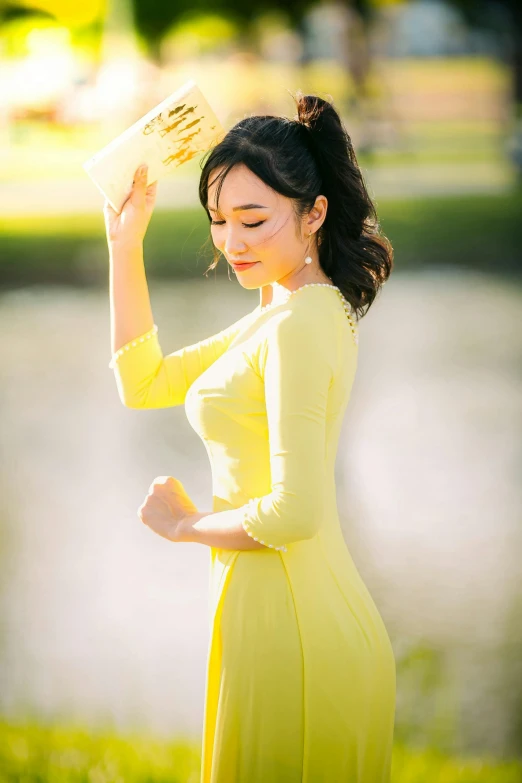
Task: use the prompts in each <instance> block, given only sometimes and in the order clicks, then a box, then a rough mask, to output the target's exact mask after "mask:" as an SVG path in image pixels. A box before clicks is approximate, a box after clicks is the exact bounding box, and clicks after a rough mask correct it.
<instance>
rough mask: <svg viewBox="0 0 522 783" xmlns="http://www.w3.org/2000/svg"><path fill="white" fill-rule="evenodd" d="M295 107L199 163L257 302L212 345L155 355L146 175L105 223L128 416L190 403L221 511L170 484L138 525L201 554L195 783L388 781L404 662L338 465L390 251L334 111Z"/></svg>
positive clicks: (204, 195)
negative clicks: (342, 510)
mask: <svg viewBox="0 0 522 783" xmlns="http://www.w3.org/2000/svg"><path fill="white" fill-rule="evenodd" d="M296 104H297V116H296V118H295V119H293V120H288V119H286V118H282V117H272V116H254V117H249V118H247V119H243V120H241V121H240V122H238V123H237V124H236V125H235V126H234V127H233V128H232V129H231V130H230V131H228V133H227V134H226V136H225V137H224V138H223V140H222V141H221V142H220V143H219V144H217V146H215V147H214V148H213V149H211V150H209V151H208V152H207V155H208V157H207V159H206V161H205V163H204V166H203V169H202V174H201V181H200V190H199V195H200V199H201V203H202V205H203V207H204V209H205V210H206V212H207V215H208V217H209V219H210V220H211V229H210V230H211V234H212V239H213V242H214V245H215V247H216V249H217V250H218V251H220V252H221V253H222V254H223V255H224V256H225V258H226V260H227V262H228V263H229V264H230V265H232V267H233V269H234V271H235V272H236V274H237V278H238V280H239V283H240V284H241V285H242V286H243V287H244V288H247V289H253V288H258V289H259V291H260V303H259V305H258V307H256V308H255V309H254V310H253V311H251V312H250V313H247V314H246V315H245V316H243V317H242V318H240V319H239V320H238V321H236V322H235V323H233V324H231V325H230V326H228V327H227V328H226V329H224V330H223V331H221V332H219V333H218V334H215V335H212V336H211V337H208V338H207V339H205V340H202V341H201V342H198V343H196V344H194V345H190V346H187V347H185V348H181V349H180V350H178V351H175V352H174V353H171V354H169V355H167V356H164V355H163V353H162V350H161V348H160V344H159V342H158V334H157V327H156V325H155V324H154V323H153V317H152V313H151V307H150V301H149V294H148V289H147V284H146V278H145V272H144V266H143V251H142V242H143V237H144V235H145V232H146V229H147V226H148V223H149V220H150V216H151V213H152V209H153V205H154V201H155V195H156V183H154V184H152V185H150V186H149V187H147V184H146V174H141V175H140V174H138V175H137V178H136V180H135V183H134V186H133V189H132V190H131V195H130V198H129V199H128V201H127V202H126V203H125V206H124V208H123V210H122V213H121V215H117V214H116V213H115V212H113V211H112V209H111V207H110V205H108V203H106V204H105V207H104V211H105V216H106V227H107V234H108V239H109V248H110V256H111V316H112V318H111V322H112V323H111V325H112V349H113V358H112V360H111V363H110V366H111V367H113V368H114V371H115V375H116V381H117V384H118V390H119V394H120V397H121V400H122V402H123V404H124V405H126V406H127V407H129V408H164V407H166V406H171V405H184V406H185V410H186V414H187V417H188V419H189V421H190V423H191V425H192V426H193V428H194V429H195V431H196V432H197V433H198V434H199V435H200V437H201V438H202V439H203V442H204V444H205V446H206V448H207V451H208V454H209V457H210V461H211V465H212V478H213V509H212V511H204V512H200V511H198V509H197V508H196V507H195V506H194V504H193V502H192V501H191V499H190V498H189V496H188V495H187V494H186V492H185V490H184V487H183V484H182V483H181V482H180V481H179V480H177V479H175V478H173V477H170V476H168V477H159V478H158V479H156V480H155V481H154V482H153V484H152V486H151V487H150V489H149V493H148V495H147V498H146V499H145V501H144V503H143V504H142V506H141V507H140V509H139V511H138V513H139V516H140V518H141V519H142V521H143V522H144V523H145V524H147V525H148V526H149V527H150V528H151V529H152V530H154V531H155V532H156V533H158V534H159V535H161V536H163V537H165V538H166V539H167V540H169V541H176V542H194V543H200V544H204V545H206V546H208V547H210V558H211V574H210V576H211V579H210V585H211V640H210V646H209V651H208V668H207V682H206V700H205V716H204V731H203V759H202V770H201V781H202V783H297V781H299V783H319V782H321V783H322V782H323V781H329V782H330V781H331V783H341V782H342V781H346V783H384V782H385V781H389V778H390V767H391V751H392V740H393V730H394V712H395V660H394V655H393V651H392V647H391V644H390V640H389V637H388V634H387V632H386V629H385V626H384V624H383V621H382V619H381V617H380V614H379V612H378V611H377V608H376V606H375V604H374V602H373V600H372V598H371V596H370V594H369V592H368V590H367V588H366V586H365V584H364V583H363V581H362V579H361V577H360V575H359V573H358V571H357V568H356V566H355V564H354V562H353V560H352V558H351V556H350V553H349V551H348V549H347V547H346V544H345V542H344V539H343V536H342V532H341V527H340V524H339V517H338V513H337V506H336V488H335V481H334V467H335V460H336V450H337V443H338V438H339V434H340V430H341V424H342V421H343V415H344V412H345V409H346V406H347V403H348V400H349V397H350V391H351V388H352V384H353V380H354V376H355V371H356V365H357V354H358V345H357V332H358V329H357V324H356V315H357V316H358V315H360V314H361V313H363V312H364V311H365V309H366V310H367V309H368V308H369V307H370V305H371V303H372V302H373V300H374V298H375V296H376V294H377V293H378V290H379V287H380V286H381V285H382V284H383V283H384V282H385V280H386V279H387V278H388V276H389V274H390V272H391V269H392V265H393V251H392V248H391V245H390V243H389V242H388V240H387V239H386V238H385V237H384V236H383V235H381V234H379V226H378V223H377V218H376V213H375V209H374V207H373V205H372V202H371V200H370V198H369V196H368V193H367V190H366V187H365V185H364V183H363V179H362V176H361V173H360V170H359V167H358V164H357V161H356V157H355V154H354V151H353V148H352V144H351V140H350V137H349V135H348V134H347V133H346V131H345V129H344V127H343V125H342V123H341V120H340V118H339V115H338V114H337V112H336V110H335V109H334V107H333V106H332V104H331V103H328V102H327V101H324V100H322V99H320V98H317V97H315V96H303V95H301V94H299V97H298V98H297V100H296ZM221 191H222V192H221ZM215 263H217V261H216V260H215V261H214V264H213V266H215Z"/></svg>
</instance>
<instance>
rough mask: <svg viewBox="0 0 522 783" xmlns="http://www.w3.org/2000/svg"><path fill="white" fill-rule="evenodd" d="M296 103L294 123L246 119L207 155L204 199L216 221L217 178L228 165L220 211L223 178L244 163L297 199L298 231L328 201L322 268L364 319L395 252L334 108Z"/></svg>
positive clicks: (305, 98)
mask: <svg viewBox="0 0 522 783" xmlns="http://www.w3.org/2000/svg"><path fill="white" fill-rule="evenodd" d="M292 97H293V98H294V100H295V101H296V106H297V115H296V117H294V119H292V120H290V119H287V118H286V117H276V116H272V115H255V116H252V117H247V118H245V119H242V120H240V121H239V122H237V123H236V124H235V125H234V126H233V127H232V128H231V129H230V130H229V131H228V132H227V133H226V135H225V136H224V137H223V139H222V140H221V141H220V142H219V143H218V144H216V146H214V147H212V148H210V149H209V150H207V152H206V153H205V155H204V157H203V160H202V163H201V164H200V165H201V166H202V172H201V178H200V183H199V199H200V201H201V204H202V206H203V207H204V209H205V210H206V213H207V215H208V218H209V221H210V220H212V217H211V215H210V212H209V210H208V180H209V176H210V173H211V171H212V170H213V169H215V168H218V167H224V170H223V172H222V173H221V174H220V181H219V184H218V189H217V195H216V199H217V200H216V207H219V204H218V200H219V194H220V192H221V187H222V185H223V180H224V178H225V177H226V175H227V174H228V172H229V171H230V169H231V168H232V167H233V166H235V165H236V164H238V163H243V164H244V165H245V166H247V167H248V168H249V169H250V171H252V172H253V173H254V174H255V175H256V176H257V177H259V178H260V179H261V180H263V182H264V183H265V184H266V185H268V186H269V187H270V188H272V189H273V190H275V191H277V192H278V193H280V194H282V195H283V196H286V197H288V198H291V199H293V201H294V214H295V219H296V227H298V226H299V222H300V220H301V219H302V217H303V216H304V215H305V214H306V213H308V212H309V211H310V210H311V209H312V207H313V205H314V203H315V199H316V198H317V196H318V195H320V194H322V195H324V196H326V198H327V200H328V208H327V212H326V217H325V219H324V221H323V224H322V225H321V227H320V229H319V230H318V231H317V244H318V252H319V263H320V265H321V267H322V269H323V271H324V272H325V274H326V275H327V276H328V277H329V278H330V280H331V281H332V283H333V284H334V285H337V286H338V287H339V288H340V290H341V292H342V293H343V294H344V296H345V297H346V299H347V300H348V301H349V302H350V304H351V306H352V308H353V312H354V314H355V315H356V318H357V319H359V317H361V316H363V315H365V314H366V312H367V311H368V309H369V308H370V306H371V304H372V302H373V300H374V299H375V297H376V295H377V293H378V291H379V289H380V287H381V286H382V285H383V284H384V283H385V282H386V280H387V279H388V277H389V276H390V273H391V270H392V267H393V248H392V245H391V243H390V241H389V240H388V239H387V237H386V236H385V235H384V234H382V233H381V231H380V225H379V222H378V218H377V213H376V210H375V207H374V205H373V203H372V200H371V198H370V196H369V195H368V191H367V189H366V185H365V183H364V180H363V177H362V174H361V171H360V169H359V164H358V163H357V159H356V157H355V152H354V149H353V146H352V141H351V139H350V136H349V135H348V132H347V131H346V129H345V128H344V125H343V123H342V121H341V118H340V117H339V115H338V113H337V111H336V110H335V109H334V107H333V105H332V104H331V103H329V102H328V101H325V100H323V99H322V98H319V97H317V96H315V95H303V94H302V93H301V92H300V91H298V93H297V98H296V97H295V96H292ZM213 181H214V180H213ZM219 257H220V256H219V251H217V249H216V248H215V252H214V260H213V262H212V264H211V265H210V267H208V269H207V271H208V270H210V269H214V268H215V267H216V266H217V263H218V261H219Z"/></svg>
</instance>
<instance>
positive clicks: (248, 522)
mask: <svg viewBox="0 0 522 783" xmlns="http://www.w3.org/2000/svg"><path fill="white" fill-rule="evenodd" d="M259 499H260V498H252V500H249V501H248V503H247V504H246V506H245V513H244V514H243V517H242V519H241V524H242V526H243V529H244V530H245V531H246V532H247V533H248V535H249V536H250V538H253V539H254V541H259V543H260V544H264V545H265V546H268V547H270V548H271V549H278V550H280V551H282V552H288V549H287V548H286V546H285V545H284V544H281V546H276V545H275V544H270V543H268V541H263V539H262V538H258V537H257V536H256V535H255V534H254V531H252V529H251V528H252V527H253V526H254V523H253V522H252V519H251V517H250V514H252V515H255V511H256V509H255V503H257V502H258V501H259Z"/></svg>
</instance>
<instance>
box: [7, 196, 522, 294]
mask: <svg viewBox="0 0 522 783" xmlns="http://www.w3.org/2000/svg"><path fill="white" fill-rule="evenodd" d="M376 207H377V211H378V214H379V218H380V220H381V225H382V229H383V231H384V232H385V233H386V235H387V236H388V237H389V238H390V240H391V242H392V245H393V247H394V252H395V266H396V268H397V269H407V268H414V267H418V266H419V265H423V264H430V265H437V266H444V265H451V266H457V267H467V268H471V269H478V270H481V271H484V272H488V273H500V274H510V275H513V274H520V272H521V269H522V266H521V257H520V251H521V248H522V221H521V220H520V215H521V214H522V188H519V189H518V190H516V191H514V192H513V193H510V194H506V195H477V196H473V195H467V196H451V197H449V196H444V197H438V196H437V197H425V198H401V199H393V200H384V199H382V200H379V201H378V202H377V203H376ZM145 258H146V268H147V274H148V276H149V277H150V278H152V277H176V276H177V277H201V276H202V275H203V274H204V272H205V270H206V269H207V267H208V265H209V263H210V262H211V260H212V242H211V239H210V234H209V228H208V222H207V219H206V216H205V214H204V212H203V210H202V209H198V210H194V209H190V210H180V211H168V212H167V211H156V212H155V213H154V215H153V217H152V221H151V224H150V226H149V230H148V233H147V236H146V238H145ZM218 269H220V272H219V273H225V270H226V265H225V261H224V260H223V259H222V261H221V263H220V265H219V266H218ZM211 274H213V273H211ZM107 275H108V251H107V242H106V239H105V229H104V226H103V216H102V214H101V213H100V214H94V215H85V216H84V215H82V216H74V215H72V216H69V215H59V216H56V217H45V218H35V217H26V216H14V217H12V216H10V217H9V218H8V219H4V220H0V278H1V279H2V280H3V283H4V286H9V285H30V284H32V283H65V284H74V285H79V284H80V285H90V284H92V285H106V281H107Z"/></svg>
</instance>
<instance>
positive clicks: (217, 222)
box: [210, 220, 266, 228]
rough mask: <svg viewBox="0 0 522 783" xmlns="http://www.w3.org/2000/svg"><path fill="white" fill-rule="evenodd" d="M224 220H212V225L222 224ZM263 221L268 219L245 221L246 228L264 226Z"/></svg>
mask: <svg viewBox="0 0 522 783" xmlns="http://www.w3.org/2000/svg"><path fill="white" fill-rule="evenodd" d="M224 222H225V221H224V220H211V221H210V225H211V226H222V225H223V223H224ZM263 223H266V220H260V221H259V223H243V225H244V226H245V228H257V227H258V226H262V225H263Z"/></svg>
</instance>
